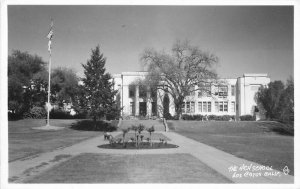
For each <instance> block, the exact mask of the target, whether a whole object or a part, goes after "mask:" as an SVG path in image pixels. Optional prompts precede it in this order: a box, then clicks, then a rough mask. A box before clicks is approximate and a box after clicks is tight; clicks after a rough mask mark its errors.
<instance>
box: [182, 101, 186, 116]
mask: <svg viewBox="0 0 300 189" xmlns="http://www.w3.org/2000/svg"><path fill="white" fill-rule="evenodd" d="M181 111H182V113H183V114H184V113H185V102H184V103H183V104H182V107H181Z"/></svg>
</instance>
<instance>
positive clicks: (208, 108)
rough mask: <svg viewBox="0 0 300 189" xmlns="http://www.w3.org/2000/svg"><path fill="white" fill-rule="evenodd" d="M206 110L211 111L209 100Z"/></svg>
mask: <svg viewBox="0 0 300 189" xmlns="http://www.w3.org/2000/svg"><path fill="white" fill-rule="evenodd" d="M207 111H208V112H211V102H207Z"/></svg>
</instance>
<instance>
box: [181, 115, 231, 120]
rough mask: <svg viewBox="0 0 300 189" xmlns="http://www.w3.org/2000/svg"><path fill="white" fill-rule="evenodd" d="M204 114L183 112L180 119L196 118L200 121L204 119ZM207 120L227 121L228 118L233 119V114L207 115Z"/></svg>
mask: <svg viewBox="0 0 300 189" xmlns="http://www.w3.org/2000/svg"><path fill="white" fill-rule="evenodd" d="M205 117H206V116H204V115H201V114H197V115H188V114H183V115H182V119H183V120H197V121H202V120H205ZM207 118H208V120H214V121H229V120H234V119H235V116H232V115H222V116H218V115H209V116H207Z"/></svg>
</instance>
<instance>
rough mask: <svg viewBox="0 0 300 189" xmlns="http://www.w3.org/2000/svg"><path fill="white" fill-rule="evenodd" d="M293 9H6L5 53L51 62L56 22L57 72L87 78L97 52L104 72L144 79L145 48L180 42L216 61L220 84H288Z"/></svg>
mask: <svg viewBox="0 0 300 189" xmlns="http://www.w3.org/2000/svg"><path fill="white" fill-rule="evenodd" d="M293 14H294V12H293V7H292V6H104V5H97V6H95V5H94V6H87V5H86V6H78V5H77V6H70V5H65V6H61V5H60V6H49V5H34V6H31V5H9V6H8V53H9V54H11V53H12V50H13V49H14V50H21V51H27V52H28V53H30V54H37V55H38V56H41V57H42V58H43V60H44V61H48V59H49V54H48V51H47V44H48V41H47V38H46V35H47V33H48V31H49V27H50V18H53V19H54V38H53V42H52V48H53V50H52V66H53V67H68V68H71V69H73V70H74V71H76V72H77V74H78V75H79V76H83V68H82V65H81V64H82V63H84V64H85V63H86V62H87V60H88V59H89V58H90V55H91V49H94V48H95V47H96V46H97V45H98V44H99V45H100V49H101V52H102V53H103V55H104V56H105V57H106V58H107V61H106V68H107V71H108V72H110V73H112V74H115V73H121V72H128V71H141V70H143V68H142V67H141V63H140V61H139V57H140V55H141V53H142V52H143V51H144V50H145V49H146V48H154V49H156V50H158V51H160V50H166V51H168V50H170V49H171V48H172V45H173V44H174V43H175V41H176V40H182V41H183V40H189V41H190V43H191V44H192V45H195V46H198V47H200V49H202V50H204V51H208V52H211V53H214V54H215V55H216V56H218V58H219V64H218V65H217V67H216V70H217V72H218V74H219V76H220V77H222V78H237V77H240V76H242V75H243V73H267V74H268V75H269V76H270V78H271V80H272V81H274V80H282V81H286V80H287V79H288V78H289V77H290V76H293V72H294V52H293V46H294V44H293V41H294V37H293V35H294V33H293V31H294V28H293V22H294V20H293Z"/></svg>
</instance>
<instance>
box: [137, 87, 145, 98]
mask: <svg viewBox="0 0 300 189" xmlns="http://www.w3.org/2000/svg"><path fill="white" fill-rule="evenodd" d="M146 96H147V87H146V86H145V85H140V86H139V97H141V98H145V97H146Z"/></svg>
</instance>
